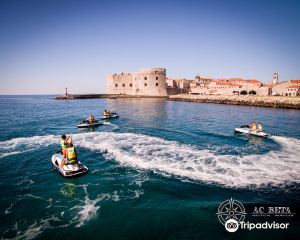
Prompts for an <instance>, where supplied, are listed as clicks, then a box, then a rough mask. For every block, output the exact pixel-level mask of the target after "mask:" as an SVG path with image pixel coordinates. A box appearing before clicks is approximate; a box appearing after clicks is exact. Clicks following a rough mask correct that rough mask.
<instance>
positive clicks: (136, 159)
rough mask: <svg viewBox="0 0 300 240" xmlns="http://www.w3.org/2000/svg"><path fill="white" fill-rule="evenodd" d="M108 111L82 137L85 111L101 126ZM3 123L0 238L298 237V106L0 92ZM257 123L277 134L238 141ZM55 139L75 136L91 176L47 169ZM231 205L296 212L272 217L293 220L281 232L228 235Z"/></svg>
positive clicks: (245, 137) (244, 137) (55, 146)
mask: <svg viewBox="0 0 300 240" xmlns="http://www.w3.org/2000/svg"><path fill="white" fill-rule="evenodd" d="M104 109H110V110H112V111H114V112H117V113H118V114H119V115H120V118H119V119H113V120H109V121H105V124H104V125H102V126H99V127H98V128H95V129H87V130H79V129H77V127H76V125H77V124H79V123H80V122H81V121H82V120H84V119H86V118H88V116H89V115H90V114H93V115H94V116H95V118H96V119H97V118H100V117H101V115H102V111H103V110H104ZM0 116H1V117H0V126H1V128H0V133H1V134H0V163H1V167H0V187H1V196H0V199H1V200H0V233H1V238H2V239H82V238H86V239H95V238H96V239H220V238H231V237H235V238H248V239H251V238H254V237H264V238H265V239H276V238H278V239H280V238H282V239H284V238H293V237H295V236H297V235H298V236H299V232H300V231H299V217H297V215H299V214H300V209H299V207H298V206H299V203H300V131H299V130H300V111H299V110H288V109H272V108H259V107H249V106H234V105H222V104H205V103H186V102H172V101H167V100H163V99H93V100H60V101H58V100H54V97H53V96H1V97H0ZM252 120H255V121H260V122H262V123H263V125H264V128H265V130H266V132H268V133H270V134H271V135H272V136H271V137H270V138H269V139H262V138H257V137H254V136H253V137H250V136H245V135H239V134H235V133H234V128H236V127H239V126H240V125H244V124H248V123H249V122H250V121H252ZM61 134H71V135H72V137H73V142H74V145H75V146H76V149H77V152H78V155H79V159H80V160H81V161H82V162H83V163H84V164H85V165H86V166H87V167H88V168H89V173H88V174H87V175H84V176H81V177H79V178H74V179H65V178H63V177H62V176H61V175H60V174H59V172H58V171H57V170H55V169H54V168H53V166H52V164H51V161H50V160H51V156H52V154H53V153H54V152H55V151H57V150H59V148H60V146H59V140H60V135H61ZM230 198H234V199H236V200H238V201H240V202H242V203H243V204H244V206H245V207H246V211H247V210H250V209H251V208H250V207H249V206H256V205H257V206H259V205H266V206H273V207H275V206H285V207H290V208H291V209H292V211H293V212H294V213H296V214H295V215H294V216H292V217H289V218H277V219H276V218H275V220H276V221H279V222H280V221H281V222H290V229H288V230H276V231H274V230H273V231H271V230H269V231H268V230H265V231H254V230H253V231H250V232H249V231H246V230H239V231H238V232H236V233H229V232H226V230H225V228H224V226H223V225H222V224H221V223H220V222H219V220H218V218H217V214H216V213H217V210H218V207H219V205H220V203H222V202H223V201H225V200H227V199H230ZM249 215H250V213H249V212H248V216H246V219H247V218H248V220H249ZM250 219H251V217H250ZM266 220H268V219H267V218H263V219H260V218H256V219H254V220H253V221H255V222H263V221H266ZM271 220H272V221H273V220H274V219H273V218H272V219H270V221H271ZM233 234H234V235H233Z"/></svg>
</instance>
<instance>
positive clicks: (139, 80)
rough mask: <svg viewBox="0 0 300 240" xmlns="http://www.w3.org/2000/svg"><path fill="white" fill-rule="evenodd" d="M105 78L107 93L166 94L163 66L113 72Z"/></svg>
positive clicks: (162, 95) (160, 95)
mask: <svg viewBox="0 0 300 240" xmlns="http://www.w3.org/2000/svg"><path fill="white" fill-rule="evenodd" d="M106 80H107V93H108V94H124V95H133V96H157V97H164V96H167V91H166V69H165V68H145V69H142V70H141V71H139V72H131V73H123V72H122V73H118V74H116V73H115V74H113V75H110V76H108V77H107V79H106Z"/></svg>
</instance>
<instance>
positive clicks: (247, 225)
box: [217, 198, 289, 232]
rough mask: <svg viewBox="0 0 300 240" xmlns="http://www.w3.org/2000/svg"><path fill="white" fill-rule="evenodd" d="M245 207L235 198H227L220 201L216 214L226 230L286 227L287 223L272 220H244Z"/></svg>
mask: <svg viewBox="0 0 300 240" xmlns="http://www.w3.org/2000/svg"><path fill="white" fill-rule="evenodd" d="M246 214H247V213H246V211H245V207H244V206H243V204H242V203H241V202H239V201H237V200H235V199H232V198H230V199H228V200H226V201H224V202H222V203H221V204H220V206H219V208H218V212H217V216H218V219H219V221H220V223H222V224H223V225H224V227H225V229H226V230H227V231H228V232H236V231H237V230H238V229H239V227H240V228H241V229H247V230H253V229H288V227H289V223H277V222H275V221H273V222H272V223H270V222H267V221H266V222H264V223H251V222H245V221H244V220H245V216H246Z"/></svg>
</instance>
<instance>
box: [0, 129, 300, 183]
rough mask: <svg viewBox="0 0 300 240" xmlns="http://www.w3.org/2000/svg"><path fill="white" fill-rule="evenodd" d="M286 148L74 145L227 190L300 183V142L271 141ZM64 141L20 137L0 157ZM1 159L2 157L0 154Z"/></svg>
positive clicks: (107, 137)
mask: <svg viewBox="0 0 300 240" xmlns="http://www.w3.org/2000/svg"><path fill="white" fill-rule="evenodd" d="M272 138H273V140H274V141H276V142H278V143H279V144H280V145H281V147H280V149H278V150H276V151H270V152H268V153H266V154H262V155H259V154H252V155H243V156H239V155H220V154H217V153H215V152H213V151H209V150H199V149H197V147H196V146H192V145H185V144H180V143H178V142H175V141H167V140H164V139H162V138H158V137H151V136H148V135H143V134H134V133H114V132H92V133H79V134H74V135H73V140H74V144H75V145H76V146H80V147H84V148H87V149H90V150H92V151H101V152H106V151H107V153H106V154H105V157H106V158H110V159H114V160H116V161H118V162H119V163H120V164H122V165H125V166H129V167H132V168H138V169H145V170H153V171H155V172H158V173H160V174H164V175H168V176H177V177H180V178H188V179H191V180H195V181H201V182H205V183H216V184H221V185H225V186H228V187H248V186H256V187H259V186H263V185H280V184H290V183H300V174H299V173H300V140H299V139H295V138H288V137H279V136H274V137H272ZM58 141H59V136H54V135H48V136H36V137H31V138H15V139H12V140H9V141H5V142H0V153H1V154H2V157H3V155H4V156H6V155H7V154H8V153H9V152H11V153H12V154H14V153H15V152H17V151H20V150H19V147H20V146H22V149H24V150H25V151H30V150H31V149H35V148H37V147H39V146H40V145H43V146H45V145H49V144H54V143H58ZM0 156H1V155H0ZM49 157H50V156H49Z"/></svg>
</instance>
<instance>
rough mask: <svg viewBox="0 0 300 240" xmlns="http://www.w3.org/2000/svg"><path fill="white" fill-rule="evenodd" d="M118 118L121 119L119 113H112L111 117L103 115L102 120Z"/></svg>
mask: <svg viewBox="0 0 300 240" xmlns="http://www.w3.org/2000/svg"><path fill="white" fill-rule="evenodd" d="M118 117H119V115H118V114H117V113H111V114H110V116H105V115H103V116H102V118H101V119H102V120H107V119H111V118H118Z"/></svg>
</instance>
